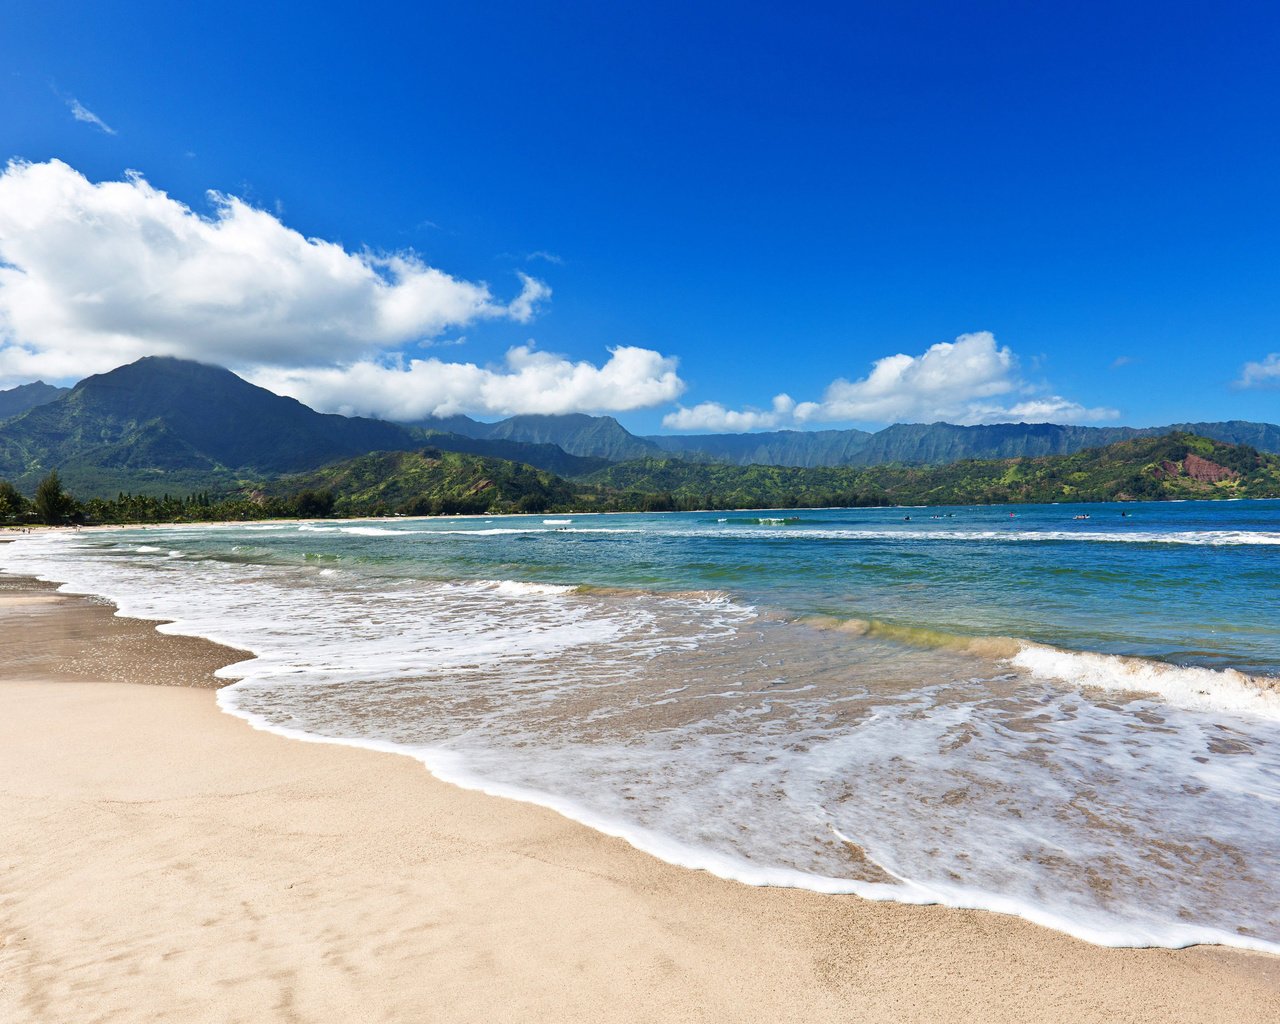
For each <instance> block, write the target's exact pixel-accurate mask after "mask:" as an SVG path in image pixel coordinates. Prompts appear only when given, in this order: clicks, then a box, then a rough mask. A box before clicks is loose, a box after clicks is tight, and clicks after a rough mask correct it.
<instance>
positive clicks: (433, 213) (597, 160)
mask: <svg viewBox="0 0 1280 1024" xmlns="http://www.w3.org/2000/svg"><path fill="white" fill-rule="evenodd" d="M614 6H615V5H601V4H573V3H556V4H554V5H553V4H531V3H521V4H507V3H487V4H473V5H458V4H448V5H423V4H415V5H408V6H405V7H403V8H399V9H397V8H395V7H394V6H393V5H381V6H378V7H376V8H372V7H371V8H361V9H355V10H353V9H351V8H339V7H336V6H335V7H333V8H332V9H329V10H326V9H325V8H324V7H323V5H292V6H290V5H284V6H281V7H279V8H274V9H272V8H271V7H270V5H263V4H236V3H230V4H220V5H218V7H217V8H216V9H204V10H198V9H196V7H195V5H175V4H172V3H165V4H148V3H137V2H134V3H128V4H118V3H100V4H94V5H84V4H68V3H59V2H49V3H44V4H41V5H28V4H17V3H4V4H3V5H0V11H2V12H3V15H2V17H3V23H4V31H3V32H0V65H2V68H0V90H3V91H2V92H0V147H2V149H3V152H0V156H3V157H5V158H14V159H17V160H19V161H24V162H26V163H25V164H24V165H23V167H25V172H24V171H23V169H22V168H20V167H17V166H16V165H15V167H11V169H10V171H9V172H8V173H7V174H6V179H8V180H6V182H4V183H3V185H2V186H0V260H2V261H3V263H4V264H6V268H5V270H4V271H3V272H0V386H5V385H6V384H10V383H18V382H19V381H20V380H23V379H31V378H32V377H34V376H45V377H54V376H60V377H61V378H62V379H70V378H72V377H74V376H76V375H78V372H83V371H84V369H99V368H105V366H103V365H100V364H108V365H110V364H112V362H113V360H114V361H115V362H123V361H127V358H130V357H133V356H136V355H137V354H141V353H142V352H145V351H173V352H177V353H178V354H184V355H193V356H197V357H204V358H208V359H211V360H213V361H219V362H223V363H225V364H229V365H233V367H234V368H236V369H238V370H241V371H242V372H245V373H246V374H248V375H249V376H251V377H252V378H253V379H256V380H259V381H261V382H262V383H265V384H267V385H269V386H273V387H276V388H277V389H280V390H289V391H291V392H292V393H295V394H298V395H299V396H300V397H302V398H304V400H308V401H311V402H312V403H313V404H316V405H318V406H321V407H325V408H334V409H343V410H344V411H357V412H372V413H378V414H383V415H395V416H398V417H407V416H411V415H415V414H417V413H422V412H425V411H442V412H443V411H469V412H471V413H473V414H475V415H479V416H481V417H482V418H494V417H496V416H498V415H501V414H502V413H503V412H508V411H538V410H543V411H565V410H568V409H575V408H580V409H583V410H584V411H613V412H615V414H616V415H618V417H619V419H621V420H622V421H623V422H624V423H625V424H626V425H627V426H629V427H631V428H632V429H635V430H638V431H642V432H651V431H657V430H659V429H663V426H662V425H663V421H664V418H665V419H666V422H667V424H668V425H669V428H671V429H675V428H681V427H682V428H684V429H694V428H696V427H699V426H702V427H713V426H716V425H717V424H719V425H721V426H729V427H731V428H732V427H734V426H738V427H741V426H778V427H800V428H820V427H830V426H842V425H852V424H856V425H860V426H874V425H877V424H879V423H884V422H889V421H892V420H895V419H908V420H929V419H953V420H962V419H967V420H970V421H973V420H981V419H985V420H991V419H1010V418H1027V419H1050V420H1059V421H1062V420H1075V421H1077V422H1124V423H1132V424H1136V425H1146V424H1152V423H1162V422H1170V421H1176V420H1188V419H1191V420H1194V419H1226V418H1242V419H1259V420H1271V421H1274V420H1277V419H1280V390H1276V388H1275V385H1277V384H1280V360H1277V359H1276V358H1274V357H1273V358H1272V359H1271V360H1270V361H1268V356H1271V354H1273V353H1277V352H1280V287H1278V286H1280V232H1278V231H1277V227H1278V226H1280V216H1278V215H1280V116H1278V115H1280V109H1278V107H1280V84H1278V83H1280V75H1277V73H1276V71H1275V63H1276V58H1275V54H1276V53H1277V52H1280V9H1278V8H1276V6H1275V5H1269V4H1261V3H1259V4H1230V3H1228V4H1215V5H1210V4H1183V5H1169V4H1161V5H1156V4H1150V5H1147V4H1128V5H1114V4H1092V3H1077V4H1071V5H1054V6H1053V8H1050V6H1049V5H1028V4H996V3H992V4H984V3H967V4H917V3H895V4H830V5H824V4H812V5H804V7H803V9H802V10H800V11H795V10H788V9H786V6H785V5H777V4H768V5H765V4H759V5H754V4H734V5H717V4H704V5H688V4H680V5H676V4H650V5H646V6H644V7H643V8H638V7H637V8H633V9H629V10H626V11H619V10H615V9H612V8H613V7H614ZM793 6H798V5H793ZM92 118H97V122H96V123H95V121H94V120H93V119H92ZM55 160H56V161H61V163H60V164H57V165H55V164H51V163H49V162H50V161H55ZM64 165H65V166H64ZM40 168H43V169H44V170H45V172H46V173H43V174H36V173H34V172H35V170H38V169H40ZM130 170H132V171H135V172H137V174H138V175H140V176H141V177H140V179H139V178H134V179H127V178H126V177H125V172H126V171H130ZM104 182H108V183H110V182H116V183H121V184H120V185H119V186H118V188H117V189H115V190H114V191H113V192H111V194H110V195H108V194H107V192H103V191H102V190H101V189H95V187H96V186H100V185H101V183H104ZM5 186H7V187H5ZM139 189H147V190H149V191H148V192H147V193H146V194H143V193H141V192H139ZM210 190H214V191H217V192H219V193H222V194H223V195H224V196H228V197H235V199H236V200H238V201H239V204H238V205H237V207H236V209H237V210H239V212H235V210H232V208H231V207H229V206H228V205H227V204H228V203H231V202H233V200H231V199H228V200H226V201H224V203H223V204H222V206H221V207H219V206H218V205H217V204H214V205H211V203H210V200H209V198H208V197H207V193H208V192H209V191H210ZM108 191H110V190H108ZM161 193H163V194H166V195H167V196H168V197H169V199H170V200H171V201H172V202H169V201H166V200H163V198H162V197H160V194H161ZM60 204H61V205H60ZM184 206H185V208H186V213H185V214H184V213H182V208H183V207H184ZM219 209H221V211H222V218H223V224H222V227H223V229H224V230H221V231H220V232H218V233H217V234H216V237H215V236H214V235H210V234H209V232H208V231H205V230H204V229H202V228H201V227H200V226H199V224H198V223H197V224H195V225H188V227H190V228H191V231H187V228H186V227H183V226H182V225H181V224H180V223H179V222H180V221H182V219H183V218H184V217H189V218H192V219H193V220H194V221H197V222H199V221H201V219H202V218H203V219H204V220H203V223H204V224H205V226H206V227H208V225H210V224H215V223H217V222H218V218H219V213H218V211H219ZM68 211H70V212H68ZM255 213H256V214H259V215H260V216H257V217H255V216H254V214H255ZM175 218H176V219H175ZM268 221H270V223H268ZM71 222H73V223H72V227H74V230H72V229H71V228H70V227H68V226H67V225H68V223H71ZM157 225H169V226H170V227H173V230H174V231H175V232H176V234H175V235H174V237H177V238H179V239H182V241H181V242H180V243H173V244H175V245H179V249H178V250H173V249H172V247H170V248H168V249H163V248H162V249H155V248H154V245H153V243H154V238H155V235H156V233H157V231H161V229H160V228H158V227H157ZM175 225H176V226H175ZM273 225H274V226H273ZM168 230H169V228H168V227H165V228H164V229H163V231H161V233H165V232H168ZM295 233H297V234H295ZM166 237H168V235H167V234H166ZM299 239H318V240H323V241H324V242H327V243H333V246H331V247H329V248H327V249H325V250H324V251H323V252H321V251H320V250H311V249H309V250H306V251H301V250H300V249H299V245H298V244H296V243H298V241H299ZM165 244H166V245H169V243H168V242H166V243H165ZM304 244H305V243H304ZM59 246H61V247H62V248H59ZM237 246H241V247H242V248H240V249H237V248H236V247H237ZM337 247H341V248H340V249H337ZM91 252H92V253H97V256H96V257H95V258H93V259H90V258H89V257H88V256H85V253H91ZM335 252H336V254H337V255H335ZM175 253H176V254H175ZM264 253H265V254H266V255H263V254H264ZM166 254H167V255H166ZM342 255H345V257H346V258H347V259H348V260H349V262H350V265H349V266H344V267H343V268H342V269H341V272H340V273H339V277H341V278H342V282H341V283H340V284H339V285H337V286H332V287H331V286H330V285H331V282H330V279H329V278H328V277H325V276H324V275H325V274H331V273H337V271H333V270H332V266H333V261H334V260H335V259H338V256H342ZM255 259H262V260H264V261H266V262H265V263H264V264H263V266H262V267H257V266H256V265H255V264H254V263H253V261H254V260H255ZM397 259H399V260H402V261H403V260H407V261H408V262H407V263H404V262H402V263H396V262H395V261H396V260H397ZM131 261H137V264H136V267H135V264H134V263H133V262H131ZM290 261H294V262H290ZM326 261H327V262H326ZM339 262H341V261H340V260H339ZM210 265H213V266H217V267H226V266H229V265H230V266H239V267H240V268H242V269H244V270H245V271H246V272H245V273H244V274H241V275H239V276H237V274H235V273H232V272H230V271H228V272H227V273H225V274H224V273H222V272H220V271H219V272H215V273H209V272H208V267H209V266H210ZM282 265H283V266H284V269H283V270H281V267H282ZM183 267H186V268H188V271H189V272H183V273H182V274H181V275H180V276H181V280H180V281H179V282H178V284H177V285H175V284H174V280H173V278H172V274H174V273H178V270H175V269H174V268H179V269H181V268H183ZM325 267H328V268H329V269H328V270H326V269H324V268H325ZM277 271H279V273H280V274H281V275H282V276H281V277H280V278H279V279H277V278H276V277H274V276H273V274H275V273H276V272H277ZM438 272H442V274H441V273H438ZM166 274H170V275H171V276H169V277H166V276H165V275H166ZM317 274H318V275H320V277H319V278H316V275H317ZM361 275H364V276H363V277H362V276H361ZM369 275H373V278H377V280H374V279H373V278H371V277H369ZM446 275H447V276H446ZM521 275H524V276H523V277H522V276H521ZM193 278H196V279H198V280H199V281H200V282H201V286H200V287H196V286H195V285H194V284H192V279H193ZM299 278H307V280H304V281H302V282H301V283H299ZM321 278H323V280H321ZM441 278H443V281H441ZM379 281H381V282H382V284H381V285H379V283H378V282H379ZM138 282H142V283H141V284H140V283H138ZM281 282H284V283H281ZM482 285H487V288H488V290H487V292H483V293H482V292H481V291H478V290H477V289H480V288H481V287H482ZM201 287H203V288H204V289H205V290H204V291H201ZM548 291H549V293H550V294H547V293H548ZM158 292H163V296H162V297H161V298H159V299H157V300H156V301H155V302H152V301H151V298H152V297H153V296H155V295H156V294H157V293H158ZM286 293H287V302H288V303H290V305H288V308H277V307H280V305H281V302H283V301H284V300H281V302H277V301H275V298H274V297H276V296H279V295H281V294H286ZM433 303H434V305H433ZM267 307H272V311H271V313H270V317H273V318H274V319H270V320H269V321H267V320H263V319H262V317H263V316H267V314H265V313H263V312H262V311H263V309H265V308H267ZM68 310H71V311H72V312H70V313H69V312H68ZM153 313H154V315H153ZM362 318H363V319H362ZM344 332H345V333H344ZM957 338H964V339H966V340H964V341H962V342H960V343H959V344H955V342H956V339H957ZM939 344H942V345H943V346H944V347H942V348H934V346H938V345H939ZM947 345H950V346H951V347H946V346H947ZM513 348H515V349H516V352H515V354H514V355H508V353H509V352H510V351H511V350H512V349H513ZM612 350H616V351H612ZM611 351H612V354H611ZM645 353H648V354H647V355H646V354H645ZM889 357H901V358H899V359H897V360H892V359H889ZM412 360H418V361H419V365H418V366H417V367H416V368H415V367H414V366H413V365H412ZM885 360H888V361H885ZM877 361H881V362H880V364H879V365H878V366H877V365H876V364H877ZM1249 366H1252V367H1253V368H1252V369H1247V367H1249ZM842 380H843V381H844V382H846V383H845V385H844V386H843V387H842V386H840V385H839V384H836V385H835V386H834V387H833V382H839V381H842ZM1242 382H1243V383H1244V384H1247V385H1249V386H1241V384H1242ZM780 394H781V395H785V396H787V398H788V400H789V401H779V402H775V396H778V395H780ZM1055 403H1056V404H1055ZM681 408H683V409H684V410H685V413H681V412H680V411H679V410H680V409H681ZM698 410H701V411H700V412H699V411H698ZM751 410H756V412H755V413H752V412H751ZM1011 412H1013V413H1016V414H1017V415H1011V414H1010V413H1011ZM1037 413H1044V414H1043V415H1037ZM744 414H745V415H744ZM735 417H736V418H735Z"/></svg>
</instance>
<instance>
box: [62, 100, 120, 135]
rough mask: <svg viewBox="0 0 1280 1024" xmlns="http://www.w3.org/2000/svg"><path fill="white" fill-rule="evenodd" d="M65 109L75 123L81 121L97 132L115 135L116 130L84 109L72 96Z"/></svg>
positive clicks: (86, 108)
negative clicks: (91, 126) (69, 112)
mask: <svg viewBox="0 0 1280 1024" xmlns="http://www.w3.org/2000/svg"><path fill="white" fill-rule="evenodd" d="M67 109H69V110H70V111H71V116H72V117H74V118H75V119H76V120H77V121H83V122H84V123H85V124H91V125H93V126H94V127H95V128H97V129H98V130H99V131H102V132H106V133H107V134H108V135H115V134H116V130H115V129H114V128H112V127H111V125H109V124H107V122H106V121H104V120H102V118H100V117H99V116H98V115H97V114H95V113H94V112H93V111H92V110H90V109H89V108H88V107H86V106H85V105H84V104H83V103H81V102H80V101H79V100H78V99H76V98H75V97H74V96H72V97H70V98H69V99H68V100H67Z"/></svg>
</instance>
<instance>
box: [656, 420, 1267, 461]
mask: <svg viewBox="0 0 1280 1024" xmlns="http://www.w3.org/2000/svg"><path fill="white" fill-rule="evenodd" d="M1174 431H1181V432H1184V433H1191V434H1195V435H1197V436H1201V437H1209V438H1212V439H1213V440H1216V441H1223V442H1225V443H1227V444H1247V445H1251V446H1252V447H1254V448H1257V449H1259V450H1261V451H1266V452H1273V453H1275V452H1280V426H1276V425H1275V424H1272V423H1249V422H1246V421H1243V420H1229V421H1227V422H1223V423H1178V424H1173V425H1170V426H1165V427H1075V426H1062V425H1058V424H1054V423H991V424H981V425H978V426H970V427H962V426H957V425H956V424H953V423H928V424H925V423H897V424H894V425H893V426H890V427H885V428H884V429H883V430H880V431H877V432H876V433H874V434H872V433H867V432H866V431H862V430H814V431H799V430H779V431H773V432H769V433H760V434H706V435H702V436H698V435H665V436H653V437H648V438H646V439H645V440H648V441H652V442H653V443H654V444H656V445H657V446H658V447H659V448H661V449H662V450H663V451H666V452H672V453H675V454H679V455H681V456H684V457H691V458H701V459H703V460H704V461H705V460H707V459H711V460H716V461H723V462H730V463H734V464H736V465H777V466H877V465H881V464H884V463H900V464H902V465H907V466H928V465H942V464H945V463H948V462H957V461H959V460H961V459H1006V458H1025V457H1035V456H1040V455H1070V454H1071V453H1073V452H1078V451H1083V450H1085V449H1087V448H1100V447H1102V446H1104V445H1108V444H1114V443H1115V442H1117V441H1127V440H1131V439H1133V438H1137V437H1154V436H1159V435H1163V434H1168V433H1171V432H1174Z"/></svg>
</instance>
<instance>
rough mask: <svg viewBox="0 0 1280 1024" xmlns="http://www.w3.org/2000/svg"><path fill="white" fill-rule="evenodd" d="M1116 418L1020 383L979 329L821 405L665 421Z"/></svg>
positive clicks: (721, 425)
mask: <svg viewBox="0 0 1280 1024" xmlns="http://www.w3.org/2000/svg"><path fill="white" fill-rule="evenodd" d="M1118 415H1119V413H1118V412H1117V411H1116V410H1115V409H1108V408H1102V407H1099V408H1087V407H1085V406H1084V405H1082V404H1080V403H1079V402H1075V401H1072V400H1070V399H1067V398H1063V397H1062V396H1060V395H1052V394H1043V393H1040V389H1037V388H1035V387H1033V386H1032V385H1030V384H1028V383H1027V382H1026V381H1024V380H1023V379H1022V377H1021V375H1020V374H1019V371H1018V360H1017V357H1016V356H1015V355H1014V353H1013V351H1012V350H1011V349H1010V348H1009V347H1008V346H1001V345H999V344H997V342H996V339H995V336H994V335H992V334H991V332H990V331H977V332H974V333H972V334H962V335H960V336H959V337H958V338H956V340H955V341H949V342H940V343H939V344H936V345H933V346H931V347H929V348H928V349H926V350H925V351H924V352H923V353H921V354H920V355H915V356H912V355H906V354H904V353H899V354H897V355H891V356H885V357H884V358H882V359H877V360H876V361H875V362H874V363H873V364H872V367H871V372H870V373H869V374H867V376H865V377H862V378H859V379H858V380H853V381H850V380H846V379H844V378H840V379H838V380H835V381H832V383H831V384H830V385H828V386H827V389H826V391H825V392H824V394H823V395H822V398H821V399H820V400H818V401H809V402H800V403H798V404H797V403H795V402H794V401H793V400H792V399H791V398H790V396H788V395H785V394H783V395H778V396H777V397H776V398H775V399H774V400H773V408H772V410H771V411H761V410H758V409H750V408H748V409H745V410H742V411H735V410H732V409H728V408H726V407H724V406H723V405H720V404H719V403H717V402H703V403H701V404H699V405H696V406H694V407H692V408H689V409H684V408H682V409H680V410H678V411H677V412H675V413H672V414H671V415H669V416H668V417H666V419H664V420H663V424H664V425H665V426H667V427H669V428H672V429H681V430H751V429H760V428H768V427H779V426H784V425H787V424H792V425H804V424H811V423H834V422H860V423H892V422H912V421H915V422H919V421H924V422H933V421H937V420H947V421H950V422H952V423H983V422H988V423H989V422H995V421H1000V420H1024V421H1033V422H1034V421H1048V420H1052V421H1054V422H1058V423H1080V422H1088V421H1093V420H1100V419H1112V418H1114V417H1116V416H1118Z"/></svg>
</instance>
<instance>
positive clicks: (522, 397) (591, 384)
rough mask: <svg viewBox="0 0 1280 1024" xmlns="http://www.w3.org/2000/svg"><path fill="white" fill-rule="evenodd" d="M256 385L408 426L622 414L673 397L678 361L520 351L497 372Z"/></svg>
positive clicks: (313, 375) (435, 369)
mask: <svg viewBox="0 0 1280 1024" xmlns="http://www.w3.org/2000/svg"><path fill="white" fill-rule="evenodd" d="M252 377H253V380H254V381H255V382H256V383H258V384H260V385H262V386H263V387H266V388H269V389H271V390H272V391H275V392H277V393H279V394H284V395H292V396H293V397H294V398H297V399H298V400H299V401H302V402H305V403H306V404H307V405H310V406H312V407H313V408H316V409H321V410H324V411H326V412H340V413H343V414H345V415H376V416H380V417H383V418H385V419H391V420H400V421H409V420H417V419H422V418H424V417H427V416H451V415H454V414H455V413H476V414H479V415H494V416H510V415H515V414H517V413H565V412H604V411H613V412H623V411H626V410H629V409H642V408H647V407H649V406H653V405H659V404H662V403H665V402H670V401H673V400H674V399H676V398H677V397H678V396H679V395H680V393H681V392H682V391H683V390H684V382H683V381H682V380H681V379H680V377H679V374H678V373H677V372H676V360H675V359H672V358H669V357H667V356H663V355H661V354H660V353H658V352H654V351H652V350H650V349H644V348H634V347H626V346H623V347H618V348H614V349H610V354H609V359H608V361H606V362H605V363H604V365H602V366H595V365H594V364H592V363H589V362H573V361H571V360H569V359H566V358H565V357H563V356H559V355H553V354H551V353H548V352H537V351H535V350H534V349H533V348H532V347H530V346H528V345H517V346H516V347H515V348H512V349H510V350H509V351H508V352H507V354H506V359H505V360H504V362H503V364H502V365H501V366H498V367H482V366H477V365H475V364H474V363H447V362H442V361H441V360H438V359H413V360H410V361H408V362H407V363H400V364H396V365H385V364H381V363H376V362H372V361H361V362H357V363H355V364H353V365H351V366H346V367H327V368H326V367H321V368H315V369H300V370H286V369H266V370H262V371H259V372H257V373H254V374H253V375H252Z"/></svg>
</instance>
